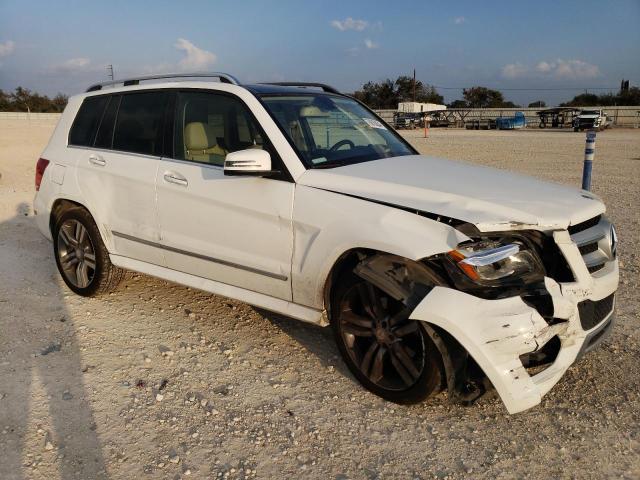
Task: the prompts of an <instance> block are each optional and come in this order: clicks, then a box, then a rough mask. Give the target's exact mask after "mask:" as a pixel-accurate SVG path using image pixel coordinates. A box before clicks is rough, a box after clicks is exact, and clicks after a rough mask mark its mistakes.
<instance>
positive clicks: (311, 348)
mask: <svg viewBox="0 0 640 480" xmlns="http://www.w3.org/2000/svg"><path fill="white" fill-rule="evenodd" d="M252 308H253V309H254V310H255V311H256V312H257V313H258V314H260V315H261V316H262V317H263V318H265V319H266V320H268V321H269V322H271V324H273V325H274V326H276V327H278V328H279V329H280V330H281V331H282V332H283V333H285V334H286V335H288V336H289V337H290V338H291V339H292V340H295V341H296V342H298V343H299V344H300V345H302V346H303V347H304V348H306V349H307V351H308V352H310V353H312V354H313V355H315V356H316V357H317V358H318V360H320V363H321V364H322V366H323V367H324V368H327V367H329V366H333V367H334V368H335V369H336V370H337V371H338V372H340V373H341V374H342V375H343V376H345V377H347V378H348V379H349V380H351V381H352V382H354V383H357V382H356V380H355V378H354V377H353V375H351V372H350V371H349V369H348V368H347V366H346V365H345V363H344V362H343V361H342V358H341V357H340V352H339V351H338V348H337V347H336V342H335V340H334V339H333V331H332V330H331V327H319V326H317V325H313V324H309V323H305V322H301V321H300V320H296V319H294V318H290V317H287V316H285V315H280V314H278V313H274V312H270V311H268V310H263V309H261V308H258V307H252Z"/></svg>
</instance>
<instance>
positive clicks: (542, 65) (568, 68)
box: [536, 58, 600, 79]
mask: <svg viewBox="0 0 640 480" xmlns="http://www.w3.org/2000/svg"><path fill="white" fill-rule="evenodd" d="M536 71H537V72H539V73H542V74H544V75H551V76H554V77H558V78H576V79H577V78H594V77H597V76H598V75H600V68H598V66H597V65H592V64H591V63H587V62H585V61H583V60H563V59H561V58H559V59H557V60H554V61H551V62H546V61H542V62H539V63H538V64H537V65H536Z"/></svg>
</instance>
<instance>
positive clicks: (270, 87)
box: [242, 83, 331, 95]
mask: <svg viewBox="0 0 640 480" xmlns="http://www.w3.org/2000/svg"><path fill="white" fill-rule="evenodd" d="M242 87H244V88H246V89H247V90H249V91H250V92H251V93H253V94H255V95H290V94H291V95H299V94H301V93H302V94H305V93H313V94H327V93H331V92H326V91H324V90H323V89H322V87H320V86H315V85H309V86H292V85H276V84H270V83H252V84H249V85H242Z"/></svg>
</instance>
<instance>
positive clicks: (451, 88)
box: [433, 85, 619, 92]
mask: <svg viewBox="0 0 640 480" xmlns="http://www.w3.org/2000/svg"><path fill="white" fill-rule="evenodd" d="M433 87H434V88H437V89H440V90H465V89H469V88H473V87H440V86H438V85H433ZM487 88H489V87H487ZM618 89H619V87H555V88H554V87H551V88H495V89H494V90H501V91H509V92H514V91H521V92H553V91H577V90H618Z"/></svg>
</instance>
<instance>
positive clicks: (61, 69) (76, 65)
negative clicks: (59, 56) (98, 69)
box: [51, 57, 95, 73]
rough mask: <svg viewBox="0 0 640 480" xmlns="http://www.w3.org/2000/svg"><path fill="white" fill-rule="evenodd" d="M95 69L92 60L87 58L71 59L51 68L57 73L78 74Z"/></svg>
mask: <svg viewBox="0 0 640 480" xmlns="http://www.w3.org/2000/svg"><path fill="white" fill-rule="evenodd" d="M94 68H95V67H93V66H92V65H91V60H89V59H88V58H86V57H77V58H70V59H69V60H67V61H65V62H62V63H58V64H56V65H53V66H52V67H51V70H53V71H54V72H57V73H77V72H84V71H88V70H92V69H94Z"/></svg>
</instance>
